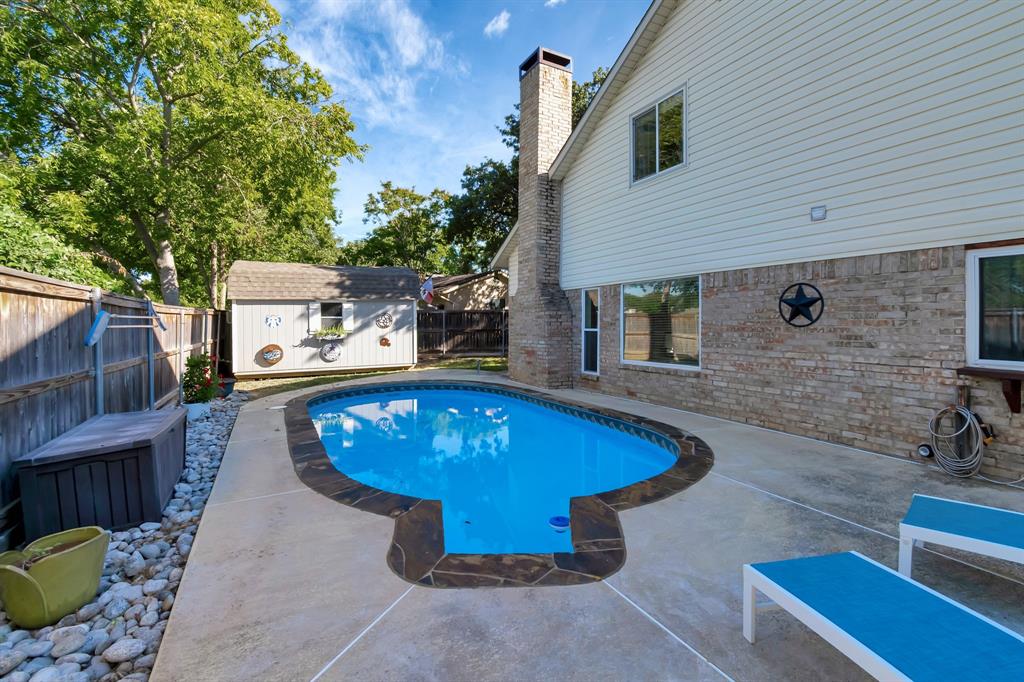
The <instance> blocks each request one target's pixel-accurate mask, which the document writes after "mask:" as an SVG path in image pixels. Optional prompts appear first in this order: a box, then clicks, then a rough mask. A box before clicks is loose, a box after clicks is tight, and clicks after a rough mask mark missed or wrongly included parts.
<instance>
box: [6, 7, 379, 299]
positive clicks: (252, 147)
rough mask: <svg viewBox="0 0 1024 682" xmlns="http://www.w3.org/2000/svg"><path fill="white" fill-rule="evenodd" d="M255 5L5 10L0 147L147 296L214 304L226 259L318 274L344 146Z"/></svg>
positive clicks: (47, 203) (329, 237)
mask: <svg viewBox="0 0 1024 682" xmlns="http://www.w3.org/2000/svg"><path fill="white" fill-rule="evenodd" d="M279 23H280V16H279V15H278V13H277V12H276V11H275V10H274V9H273V7H271V6H270V4H269V3H267V2H266V1H265V0H48V1H45V2H44V1H43V0H12V1H10V2H9V3H8V9H7V11H6V12H4V13H3V14H0V140H2V141H0V152H4V153H14V154H16V155H17V157H18V158H19V159H20V161H21V163H22V164H25V165H31V166H38V167H39V169H40V172H39V182H38V184H37V190H38V192H37V194H36V196H35V197H34V202H33V206H34V210H36V211H37V212H38V215H39V219H40V221H41V222H43V223H45V222H46V221H48V220H57V221H58V222H59V221H62V220H64V219H63V218H60V217H59V216H60V211H59V210H57V209H58V208H59V207H61V206H70V207H71V208H73V211H72V213H71V215H73V216H74V225H73V228H74V229H70V230H68V231H67V232H66V233H64V234H66V235H67V238H68V239H69V240H70V241H72V242H73V243H74V244H75V245H76V246H78V247H79V248H82V249H83V250H90V251H92V250H93V247H95V246H99V247H102V249H103V250H104V252H105V253H106V254H107V255H108V256H109V257H111V258H112V259H113V260H114V261H116V262H117V263H119V264H123V266H124V268H125V269H126V270H128V271H130V272H134V273H140V274H142V273H146V274H148V275H150V276H151V277H152V279H153V281H154V282H156V283H158V284H159V287H160V291H161V292H162V295H163V298H164V300H165V301H166V302H170V303H176V302H178V300H179V299H184V300H185V301H187V302H192V303H199V302H202V301H205V300H210V301H211V302H213V300H212V299H214V298H216V293H217V291H218V289H219V287H220V285H221V282H222V280H223V276H224V273H226V271H227V267H228V266H229V265H230V263H231V262H232V261H233V260H235V259H238V258H249V259H267V260H301V261H307V262H330V260H331V259H332V257H333V249H334V240H333V233H332V226H333V224H334V223H335V221H336V215H335V212H334V207H333V192H334V184H335V180H336V177H335V173H334V170H333V168H334V167H335V166H336V165H337V164H338V162H339V161H340V160H341V159H343V158H346V157H358V156H360V155H361V153H362V151H363V150H362V148H361V147H360V146H359V145H357V144H356V143H355V142H354V141H353V140H352V138H351V133H352V131H353V129H354V125H353V123H352V121H351V119H350V118H349V114H348V112H347V111H346V110H345V109H344V108H343V107H342V106H341V105H340V104H337V103H335V102H333V101H331V98H332V92H331V88H330V86H329V84H328V83H327V81H326V80H325V79H324V78H323V77H322V75H321V74H320V73H319V72H317V71H316V70H315V69H313V68H312V67H310V66H309V65H307V64H304V63H303V62H302V61H301V60H300V59H299V58H298V56H297V55H296V54H295V53H294V52H292V51H291V49H290V48H289V47H288V45H287V40H286V38H285V36H284V35H283V34H282V33H281V32H280V31H279V29H278V24H279Z"/></svg>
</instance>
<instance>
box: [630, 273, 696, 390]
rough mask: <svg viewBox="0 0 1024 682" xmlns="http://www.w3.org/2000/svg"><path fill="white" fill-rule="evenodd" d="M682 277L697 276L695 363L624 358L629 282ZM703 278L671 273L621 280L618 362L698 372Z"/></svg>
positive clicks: (636, 282)
mask: <svg viewBox="0 0 1024 682" xmlns="http://www.w3.org/2000/svg"><path fill="white" fill-rule="evenodd" d="M684 277H696V278H697V364H696V365H677V364H672V363H669V362H650V361H647V360H627V359H626V305H625V304H626V300H625V299H626V294H625V290H626V287H627V286H629V285H630V284H645V283H647V282H657V281H663V280H666V279H683V278H684ZM703 344H704V278H703V277H702V276H701V275H699V274H697V275H693V274H690V275H672V276H669V277H651V278H649V279H638V280H633V281H632V282H623V283H622V284H620V285H619V364H620V365H635V366H637V367H658V368H661V369H675V370H681V371H684V372H699V371H700V370H701V366H702V365H703V363H704V346H703Z"/></svg>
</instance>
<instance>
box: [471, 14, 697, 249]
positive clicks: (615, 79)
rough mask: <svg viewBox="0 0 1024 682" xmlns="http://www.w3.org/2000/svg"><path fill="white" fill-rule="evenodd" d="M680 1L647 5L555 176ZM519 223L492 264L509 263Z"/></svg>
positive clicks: (553, 166)
mask: <svg viewBox="0 0 1024 682" xmlns="http://www.w3.org/2000/svg"><path fill="white" fill-rule="evenodd" d="M680 1H681V0H654V2H652V3H651V6H650V7H648V8H647V12H646V13H645V14H644V16H643V19H641V20H640V23H639V24H638V25H637V27H636V29H634V31H633V35H632V36H630V38H629V42H627V43H626V46H625V47H624V48H622V52H621V53H620V54H619V57H618V59H616V60H615V64H613V65H612V68H611V70H610V71H609V72H608V77H607V78H605V81H604V83H603V84H602V85H601V88H600V89H599V90H598V91H597V94H596V95H594V99H593V100H591V102H590V105H589V106H588V107H587V110H586V112H584V114H583V118H581V119H580V122H579V123H578V124H577V125H576V127H575V128H574V129H573V131H572V134H571V135H569V139H568V140H566V141H565V144H564V145H562V149H561V151H559V152H558V156H556V157H555V160H554V162H553V163H552V164H551V168H549V169H548V175H550V177H551V178H552V179H554V180H561V179H563V178H564V177H565V174H566V173H567V172H568V171H569V168H570V166H572V163H573V161H575V160H576V157H577V156H578V155H579V152H580V150H581V149H582V148H583V145H584V144H585V143H586V141H587V138H589V137H590V133H591V132H592V131H593V129H594V126H595V125H597V122H598V121H599V120H600V118H601V115H602V114H604V112H605V111H607V110H608V107H609V106H610V105H611V103H612V100H613V99H615V95H616V94H617V93H618V92H619V91H620V90H621V89H622V87H623V86H624V85H625V84H626V81H628V80H629V77H630V75H632V73H633V70H634V69H635V68H636V66H637V64H639V63H640V60H641V59H642V58H643V56H644V54H646V53H647V49H648V48H649V47H650V46H651V43H653V42H654V39H655V37H656V36H657V35H658V32H659V31H660V30H661V28H662V26H664V25H665V22H667V21H668V18H669V16H670V15H671V14H672V10H674V9H675V8H676V6H677V5H678V4H679V2H680ZM517 227H519V223H518V222H517V223H516V224H515V225H514V226H513V227H512V229H511V230H509V233H508V236H507V237H505V241H504V242H502V243H501V246H500V247H498V252H497V253H496V254H494V258H492V259H491V263H490V267H491V268H507V267H508V256H509V251H511V245H512V244H513V243H514V238H515V234H516V228H517Z"/></svg>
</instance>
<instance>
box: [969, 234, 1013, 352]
mask: <svg viewBox="0 0 1024 682" xmlns="http://www.w3.org/2000/svg"><path fill="white" fill-rule="evenodd" d="M1020 255H1024V245H1016V246H1000V247H995V248H991V249H972V250H970V251H968V252H967V324H966V329H965V330H964V336H966V337H967V364H968V366H970V367H981V368H985V369H1009V370H1016V371H1024V361H1020V362H1018V361H1015V360H987V359H983V358H982V357H980V356H981V326H980V325H981V286H980V284H981V268H980V267H979V266H980V264H981V263H980V261H981V259H982V258H992V257H993V256H1020Z"/></svg>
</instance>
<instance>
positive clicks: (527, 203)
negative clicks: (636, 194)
mask: <svg viewBox="0 0 1024 682" xmlns="http://www.w3.org/2000/svg"><path fill="white" fill-rule="evenodd" d="M519 97H520V128H519V217H518V226H517V228H516V232H517V237H516V239H517V240H518V241H517V243H518V248H517V253H518V259H519V287H518V289H517V291H516V294H515V295H514V296H511V297H510V300H509V310H510V313H509V375H510V376H511V377H512V378H513V379H515V380H516V381H521V382H523V383H527V384H531V385H534V386H543V387H547V388H560V387H567V386H569V385H571V382H572V377H571V365H570V355H571V348H570V345H569V344H568V343H567V342H566V340H567V339H568V338H569V336H570V334H571V331H572V320H571V311H570V310H569V303H568V301H567V300H566V297H565V293H564V292H563V291H562V289H561V287H560V286H559V285H558V266H559V263H558V254H559V239H560V237H561V213H560V207H561V196H560V187H559V185H558V183H556V182H553V181H551V180H550V179H549V178H548V174H547V169H548V168H549V167H550V166H551V163H552V162H553V161H554V160H555V156H556V155H557V154H558V151H559V150H560V149H561V148H562V145H563V144H564V143H565V141H566V139H568V137H569V133H570V132H571V131H572V73H571V72H569V71H568V70H566V69H563V68H559V67H557V66H552V65H550V64H547V63H545V62H543V61H541V62H538V63H537V64H535V65H534V66H533V67H532V68H531V69H530V70H529V71H527V72H526V73H525V74H523V77H522V78H521V80H520V83H519Z"/></svg>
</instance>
